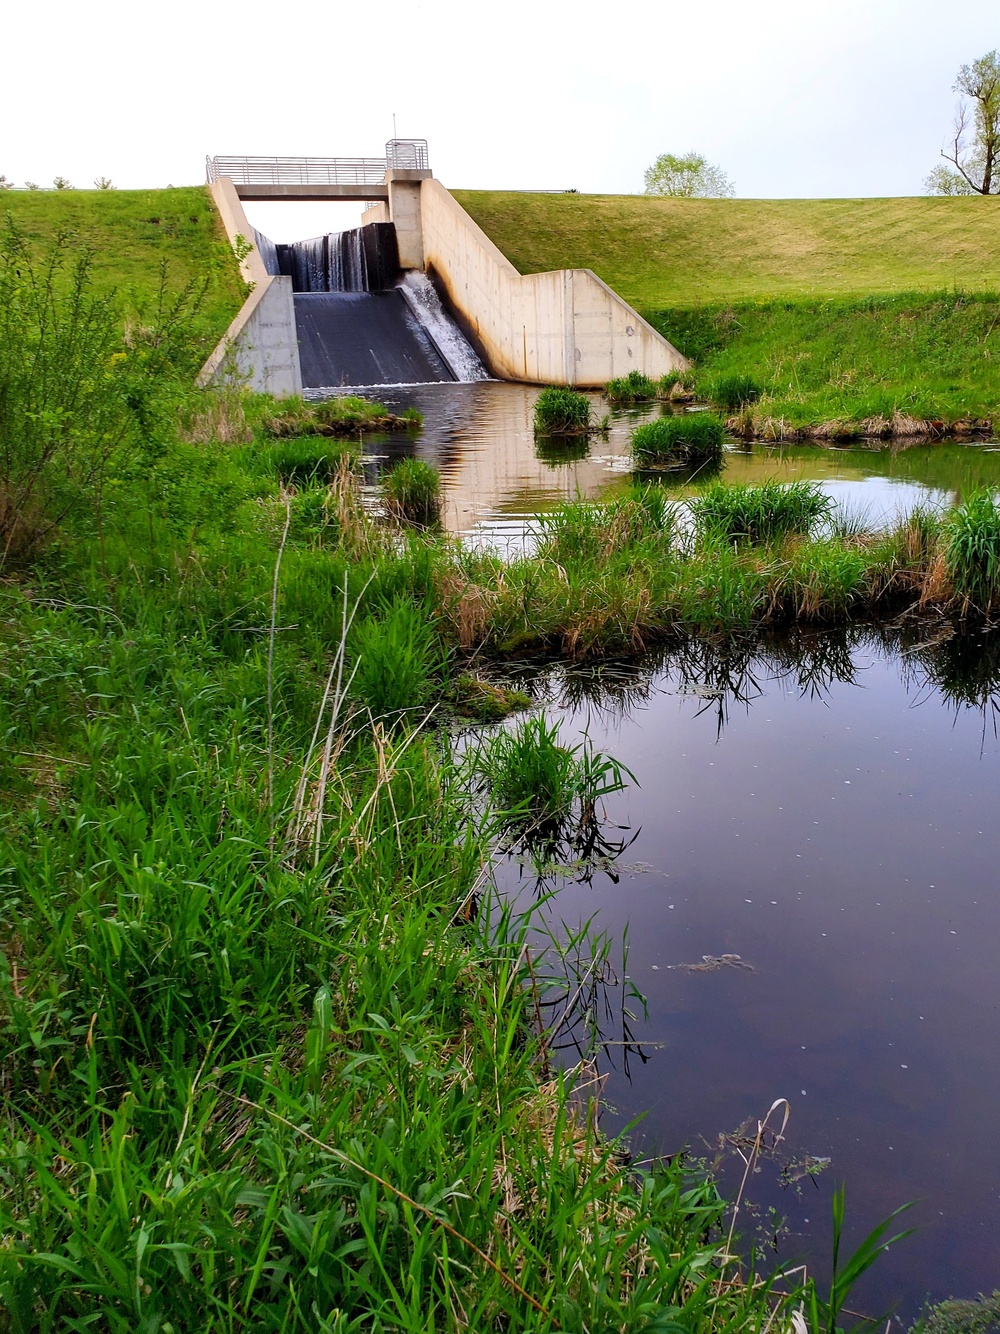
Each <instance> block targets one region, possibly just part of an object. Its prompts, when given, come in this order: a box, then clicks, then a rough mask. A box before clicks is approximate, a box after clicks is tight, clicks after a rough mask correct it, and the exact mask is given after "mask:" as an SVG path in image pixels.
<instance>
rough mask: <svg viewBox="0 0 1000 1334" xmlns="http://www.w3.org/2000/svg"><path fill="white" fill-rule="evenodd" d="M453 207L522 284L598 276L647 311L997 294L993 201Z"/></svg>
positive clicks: (486, 194) (609, 199)
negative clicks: (562, 275) (537, 278)
mask: <svg viewBox="0 0 1000 1334" xmlns="http://www.w3.org/2000/svg"><path fill="white" fill-rule="evenodd" d="M456 198H457V199H458V200H459V201H460V202H461V204H462V206H463V207H464V208H465V209H467V210H468V212H469V213H470V214H471V215H472V216H473V217H474V218H475V220H476V221H477V222H478V223H479V225H480V226H481V227H482V228H483V230H484V231H485V232H486V233H487V234H488V235H489V236H491V237H492V238H493V240H494V241H495V242H496V243H497V245H498V246H499V247H500V249H501V250H502V251H503V252H504V254H506V255H507V256H508V258H509V259H510V261H511V263H513V264H514V265H516V267H517V268H518V269H519V270H520V271H521V272H522V273H538V272H542V271H544V270H546V269H561V268H588V269H593V270H594V272H595V273H596V274H597V275H598V276H599V277H600V278H603V279H604V281H605V282H606V283H610V285H611V286H612V287H613V288H614V289H615V291H616V292H619V293H620V294H621V295H622V296H623V297H624V298H625V300H626V301H628V302H630V303H631V304H632V305H634V306H637V307H640V308H642V309H653V310H658V309H663V308H666V307H671V306H691V305H702V304H705V303H706V302H707V303H714V302H718V301H727V302H734V301H762V300H774V299H776V298H779V297H781V298H791V299H801V298H810V299H815V298H817V297H845V296H870V295H872V294H876V293H877V294H880V295H888V294H891V293H897V292H938V291H942V290H945V289H954V288H958V289H960V290H962V291H983V290H984V289H991V290H996V289H998V288H1000V200H998V199H993V198H990V199H979V198H975V199H972V198H959V199H938V198H927V199H656V198H650V197H649V196H646V195H573V194H529V193H508V192H501V191H484V190H476V191H457V192H456Z"/></svg>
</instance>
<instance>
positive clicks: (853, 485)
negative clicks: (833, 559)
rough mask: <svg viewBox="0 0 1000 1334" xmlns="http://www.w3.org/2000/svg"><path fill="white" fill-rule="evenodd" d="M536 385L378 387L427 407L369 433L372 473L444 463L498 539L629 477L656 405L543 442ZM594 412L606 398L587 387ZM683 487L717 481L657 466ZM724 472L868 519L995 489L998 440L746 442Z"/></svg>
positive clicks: (472, 516)
mask: <svg viewBox="0 0 1000 1334" xmlns="http://www.w3.org/2000/svg"><path fill="white" fill-rule="evenodd" d="M538 392H539V391H538V389H536V388H533V387H532V386H530V385H518V384H507V383H501V382H498V381H487V382H483V383H478V384H435V385H415V386H407V387H393V386H385V387H383V388H380V389H379V391H378V394H379V397H380V398H381V399H383V400H384V401H386V402H387V403H388V404H389V406H390V407H393V408H396V409H402V408H404V407H409V406H415V407H417V408H419V409H420V411H421V412H422V413H423V414H424V419H425V420H424V430H423V432H422V434H421V435H420V436H419V437H417V439H416V440H412V439H408V440H400V439H398V438H387V439H386V438H383V439H380V440H374V439H372V440H369V441H368V442H367V444H366V453H367V455H368V460H369V462H368V479H369V481H370V482H371V483H372V484H374V483H375V482H376V481H377V479H378V476H379V474H380V472H381V471H382V470H383V469H384V468H386V467H388V466H391V464H392V462H393V461H394V460H396V459H397V458H399V457H401V456H402V455H404V454H406V453H416V454H417V455H419V457H421V458H424V459H426V460H427V461H428V462H430V463H433V464H434V465H435V466H436V467H437V468H439V469H440V471H441V475H442V478H443V481H444V490H445V515H444V521H445V525H446V527H447V528H448V529H449V530H450V531H452V532H455V533H462V534H473V535H475V536H476V537H477V539H478V540H492V539H494V538H495V539H496V540H497V541H498V542H499V544H500V545H501V547H505V546H508V545H516V543H517V541H518V540H523V535H524V527H525V522H526V520H528V519H530V517H531V516H533V515H535V514H538V513H539V512H540V511H543V510H546V509H550V508H551V507H552V506H553V505H555V504H558V503H559V502H560V501H563V500H572V499H574V498H575V497H576V496H583V497H594V496H599V495H602V494H604V493H606V492H607V491H609V490H612V489H614V487H615V486H617V485H620V484H621V483H622V482H623V481H624V480H625V479H627V478H628V477H629V475H630V474H631V471H632V463H631V457H630V452H629V443H628V442H629V436H630V433H631V431H632V429H633V428H634V426H635V425H636V424H637V423H639V422H641V421H644V420H648V419H649V418H650V417H652V416H655V415H657V414H658V413H660V412H661V411H664V410H669V409H665V408H661V407H659V406H652V407H646V408H639V409H634V408H633V409H627V410H620V411H615V412H612V413H611V414H610V417H611V421H610V428H609V430H608V432H607V433H606V434H604V433H599V434H596V435H594V436H592V437H591V438H590V440H589V441H576V442H572V443H568V442H561V443H560V445H559V446H554V445H553V442H551V441H545V440H542V441H537V440H536V439H535V436H534V432H533V429H532V409H533V406H534V401H535V398H536V397H537V395H538ZM591 397H592V400H593V411H594V416H595V417H597V418H601V417H603V416H604V415H605V413H607V411H608V405H607V403H605V402H604V400H603V399H602V398H601V397H600V396H599V395H596V394H595V395H592V396H591ZM656 475H657V477H658V479H659V481H660V482H661V483H662V484H663V485H667V486H670V487H671V488H672V489H673V490H675V491H677V492H678V494H681V495H682V494H683V493H684V491H685V489H686V488H692V487H694V488H696V487H697V486H699V485H701V484H702V483H704V482H706V481H709V480H711V479H710V477H709V475H708V474H707V473H706V472H699V473H698V474H697V475H684V474H682V473H658V474H656ZM722 475H723V477H724V478H725V480H727V481H732V482H761V481H764V480H766V479H771V478H779V479H781V480H786V481H795V480H799V479H807V480H812V481H818V482H819V483H820V484H821V485H822V486H823V488H824V489H825V490H827V491H828V492H829V493H830V494H831V495H832V496H833V497H834V499H835V500H836V503H837V506H838V509H839V510H840V512H841V513H842V514H843V515H845V516H847V517H849V518H852V519H864V520H865V521H867V522H868V523H871V524H880V523H888V522H892V521H893V520H895V519H896V518H898V517H899V515H900V514H902V513H905V512H907V511H908V510H910V509H912V508H913V507H914V505H916V504H925V505H933V506H945V505H950V504H953V503H954V502H955V501H956V500H957V499H959V498H960V497H961V496H962V495H963V494H964V493H965V492H967V491H968V490H969V489H971V488H973V487H977V486H993V487H997V488H1000V452H998V450H997V448H996V446H994V445H992V444H982V443H978V442H977V443H971V442H970V443H966V444H959V443H957V442H954V441H951V442H941V441H939V442H935V443H929V442H924V443H913V442H910V443H905V444H880V445H864V444H860V443H859V444H855V445H851V446H850V447H844V446H825V447H824V446H822V445H818V444H815V445H784V446H779V445H763V444H751V445H747V444H744V443H743V442H732V443H731V444H730V446H729V447H728V448H727V450H726V453H725V456H724V460H723V470H722Z"/></svg>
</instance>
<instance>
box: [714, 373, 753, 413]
mask: <svg viewBox="0 0 1000 1334" xmlns="http://www.w3.org/2000/svg"><path fill="white" fill-rule="evenodd" d="M763 393H764V387H763V385H761V384H760V383H759V382H758V381H757V380H755V379H754V377H753V376H752V375H745V374H736V375H720V376H719V377H718V378H717V379H715V380H713V381H712V382H711V383H710V384H709V386H708V390H707V392H706V397H707V398H708V400H709V401H710V402H711V403H712V404H713V405H714V406H715V407H717V408H718V409H719V410H720V411H721V412H739V411H740V410H741V409H743V408H747V407H749V406H750V405H751V404H753V403H756V402H757V400H758V399H759V398H760V397H761V395H762V394H763Z"/></svg>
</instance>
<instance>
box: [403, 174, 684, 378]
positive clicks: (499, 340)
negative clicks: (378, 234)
mask: <svg viewBox="0 0 1000 1334" xmlns="http://www.w3.org/2000/svg"><path fill="white" fill-rule="evenodd" d="M390 206H391V194H390ZM420 218H421V224H422V233H423V253H424V265H425V267H426V268H427V269H428V270H432V271H433V273H434V275H435V276H436V277H437V278H438V279H439V280H440V281H441V282H442V284H443V285H444V288H445V290H446V291H447V293H448V297H449V299H450V301H451V303H452V305H453V306H454V307H455V309H456V310H457V311H458V312H459V314H460V315H461V316H462V318H463V319H464V320H465V321H466V323H467V324H468V326H469V328H470V330H471V332H472V333H473V335H474V336H475V338H476V339H477V340H478V342H479V344H480V347H481V349H482V351H483V352H484V353H485V355H486V357H487V359H488V361H489V363H490V369H491V370H492V371H493V373H494V374H495V375H497V376H499V377H500V378H502V379H508V380H526V381H528V382H529V383H531V384H569V385H579V386H581V387H595V388H596V387H598V386H600V385H604V384H606V383H607V382H608V380H611V379H614V378H615V377H616V376H620V375H626V374H628V372H629V371H631V370H639V371H642V372H644V373H645V374H646V375H649V376H651V377H653V378H654V379H657V378H659V376H661V375H666V374H667V373H668V372H669V371H672V370H683V369H685V368H686V367H687V365H688V362H687V360H686V359H685V358H684V357H683V356H682V355H681V353H680V352H678V351H677V349H676V348H675V347H673V346H672V345H671V344H670V343H668V342H667V340H666V339H665V338H663V337H662V336H661V335H660V334H658V333H657V331H656V330H655V329H654V328H653V327H652V325H650V324H647V322H646V321H645V320H644V319H642V317H641V316H640V315H638V314H637V313H636V312H635V311H634V310H633V309H632V307H631V306H629V305H628V304H627V303H626V302H624V301H623V300H622V299H621V297H620V296H618V294H617V293H616V292H614V291H612V289H611V288H610V287H608V285H607V283H604V282H602V281H601V280H600V278H598V277H597V275H596V274H595V273H592V272H591V270H590V269H560V270H557V271H556V272H553V273H535V274H528V275H524V276H522V275H521V274H519V273H518V272H517V270H516V269H515V268H514V266H513V264H511V263H510V261H509V260H508V259H507V257H506V256H505V255H504V254H502V253H501V251H500V250H498V249H497V247H496V246H495V245H494V244H493V242H492V241H491V240H490V239H489V237H488V236H487V235H486V233H485V232H483V231H482V229H481V228H479V227H478V226H477V225H476V224H475V223H474V222H473V220H472V219H471V218H470V217H469V215H468V213H466V211H465V209H463V208H462V206H461V205H460V204H459V203H458V201H457V200H455V199H454V198H453V197H452V196H451V195H450V194H449V193H448V191H447V190H446V189H445V188H444V187H443V186H442V185H441V184H440V183H439V182H438V181H435V180H433V179H431V180H424V181H422V182H421V185H420Z"/></svg>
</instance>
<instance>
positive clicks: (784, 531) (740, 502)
mask: <svg viewBox="0 0 1000 1334" xmlns="http://www.w3.org/2000/svg"><path fill="white" fill-rule="evenodd" d="M832 505H833V502H832V500H831V499H830V497H829V496H827V495H825V494H824V492H823V491H822V490H821V488H820V487H819V486H818V484H817V483H815V482H787V483H786V482H763V483H761V484H760V485H758V486H749V485H747V486H726V485H725V484H724V483H721V482H718V483H715V484H714V485H712V486H710V487H707V488H706V489H705V490H704V491H702V492H701V494H700V495H698V496H696V497H695V498H694V499H693V500H692V501H691V512H692V513H693V515H694V517H695V522H696V524H697V525H698V528H699V530H700V532H701V533H702V535H703V536H709V537H716V538H721V539H722V540H723V541H726V542H733V543H738V542H757V543H760V542H773V541H775V540H776V539H778V538H782V537H787V536H788V535H789V534H792V533H795V534H798V535H801V536H804V535H805V534H807V533H809V532H810V531H811V530H812V528H813V527H814V526H815V524H816V523H817V521H818V520H819V519H820V518H822V517H823V516H824V515H826V514H828V513H829V512H830V509H831V508H832Z"/></svg>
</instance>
